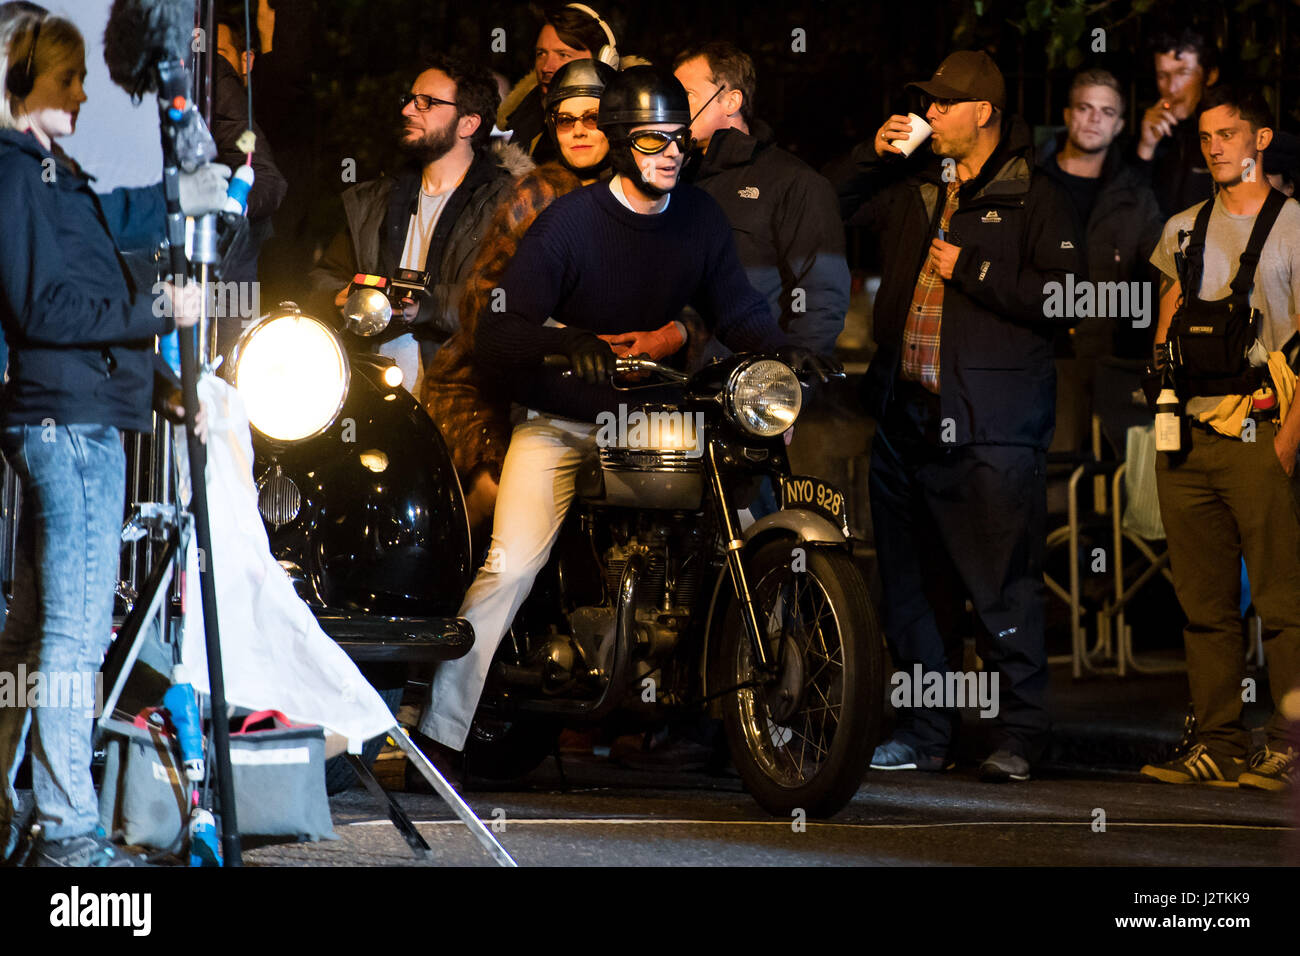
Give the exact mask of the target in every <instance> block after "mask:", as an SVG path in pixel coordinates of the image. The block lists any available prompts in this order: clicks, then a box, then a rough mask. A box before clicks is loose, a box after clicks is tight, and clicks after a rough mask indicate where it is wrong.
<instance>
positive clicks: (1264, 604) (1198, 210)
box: [1142, 87, 1300, 790]
mask: <svg viewBox="0 0 1300 956" xmlns="http://www.w3.org/2000/svg"><path fill="white" fill-rule="evenodd" d="M1271 118H1272V112H1271V110H1269V108H1268V106H1267V104H1266V103H1265V102H1264V99H1263V97H1262V96H1260V95H1259V93H1257V92H1255V91H1254V90H1246V89H1243V88H1234V87H1215V88H1214V89H1211V90H1209V91H1208V92H1207V93H1206V95H1205V102H1204V110H1203V111H1202V113H1201V114H1200V136H1201V151H1202V153H1203V155H1204V157H1205V162H1206V164H1207V166H1208V167H1209V170H1210V174H1211V176H1213V178H1214V181H1215V183H1216V184H1217V185H1218V195H1217V196H1216V197H1215V198H1214V199H1213V200H1210V201H1209V202H1210V205H1209V206H1208V207H1207V205H1206V203H1204V202H1202V203H1198V204H1196V205H1195V206H1193V207H1191V208H1190V209H1185V210H1183V211H1182V212H1180V213H1179V214H1178V215H1176V216H1174V217H1173V218H1172V219H1170V220H1169V222H1168V223H1166V224H1165V228H1164V233H1163V235H1162V236H1161V239H1160V242H1159V244H1158V245H1157V246H1156V249H1155V252H1153V253H1152V255H1151V262H1152V264H1153V265H1155V266H1156V267H1157V268H1158V269H1159V270H1160V271H1161V273H1163V277H1162V280H1161V290H1160V293H1161V294H1160V319H1159V324H1158V325H1157V328H1156V339H1155V340H1156V343H1157V359H1156V363H1157V366H1158V367H1163V366H1166V365H1168V363H1169V362H1170V358H1169V347H1170V344H1171V343H1173V345H1174V346H1175V347H1174V348H1173V358H1174V359H1176V360H1178V361H1176V363H1175V365H1174V366H1173V367H1172V368H1171V371H1172V372H1173V377H1174V381H1175V383H1177V384H1178V390H1179V393H1180V394H1179V396H1178V397H1179V399H1181V400H1182V401H1183V402H1185V403H1186V411H1185V414H1186V416H1187V422H1188V424H1189V425H1190V426H1191V427H1189V428H1184V429H1183V430H1182V431H1183V435H1182V439H1181V442H1180V444H1181V449H1180V450H1179V451H1178V452H1177V453H1161V454H1160V455H1159V457H1158V458H1157V461H1156V481H1157V487H1158V488H1159V492H1160V515H1161V517H1162V519H1163V520H1164V525H1165V532H1166V536H1167V538H1168V542H1169V559H1170V569H1171V570H1172V572H1173V576H1174V589H1175V592H1176V593H1177V595H1178V602H1179V604H1181V605H1182V608H1183V611H1184V613H1185V614H1186V615H1187V628H1186V631H1185V632H1184V640H1185V643H1186V646H1187V678H1188V681H1189V683H1190V684H1191V694H1192V706H1193V709H1194V713H1195V716H1196V725H1197V729H1196V740H1195V743H1194V745H1193V746H1192V747H1191V748H1190V749H1189V750H1188V751H1187V752H1186V753H1181V754H1178V755H1177V756H1175V757H1174V758H1173V759H1172V760H1170V761H1168V762H1166V763H1163V764H1158V765H1157V764H1152V765H1147V766H1145V767H1143V768H1142V773H1144V774H1146V775H1147V776H1149V777H1153V778H1155V779H1157V780H1162V781H1164V782H1166V783H1207V784H1212V785H1218V786H1225V785H1226V786H1233V785H1237V784H1240V785H1241V786H1245V787H1257V788H1261V789H1269V790H1273V789H1281V788H1283V787H1284V786H1286V784H1287V782H1288V781H1289V780H1290V779H1291V778H1292V777H1293V775H1294V772H1295V758H1296V751H1295V750H1294V749H1293V747H1292V746H1291V744H1290V743H1289V742H1288V739H1287V722H1286V719H1285V718H1284V717H1283V715H1282V714H1281V712H1280V710H1278V709H1275V710H1274V713H1273V716H1272V719H1271V720H1270V721H1269V723H1268V726H1267V734H1268V742H1267V745H1266V746H1265V748H1264V749H1263V750H1262V751H1259V752H1258V753H1256V754H1255V755H1253V757H1252V758H1251V760H1250V763H1249V765H1247V763H1246V759H1245V758H1246V757H1247V755H1248V754H1249V745H1250V734H1249V731H1248V730H1247V729H1246V727H1245V726H1244V725H1243V724H1242V719H1241V716H1242V693H1241V688H1242V679H1243V678H1244V677H1245V661H1244V656H1243V652H1242V634H1241V613H1240V605H1239V601H1240V593H1241V571H1240V569H1241V560H1242V557H1243V556H1244V557H1245V560H1246V569H1247V571H1248V572H1249V574H1250V586H1251V597H1252V599H1253V600H1254V603H1255V607H1256V608H1257V609H1258V610H1259V614H1260V617H1261V619H1262V620H1263V630H1264V642H1265V648H1266V658H1267V660H1268V669H1269V670H1268V673H1269V685H1270V687H1271V688H1272V692H1273V698H1274V701H1275V702H1279V701H1280V700H1281V699H1282V696H1283V695H1284V694H1285V693H1286V692H1287V691H1288V690H1290V689H1291V688H1293V687H1295V686H1296V683H1297V680H1300V511H1298V510H1297V502H1296V494H1297V487H1296V479H1295V470H1296V449H1297V447H1300V412H1297V411H1296V408H1295V403H1294V402H1288V399H1289V398H1291V397H1293V395H1292V393H1291V389H1293V387H1294V375H1293V374H1292V373H1291V372H1290V370H1289V369H1288V368H1287V367H1286V363H1285V361H1284V360H1283V359H1282V356H1281V354H1280V351H1279V350H1280V349H1281V347H1282V346H1283V345H1284V344H1285V343H1286V341H1287V340H1288V339H1289V338H1290V337H1291V336H1292V334H1293V333H1294V332H1295V331H1296V330H1297V329H1298V328H1300V315H1297V314H1296V311H1297V310H1296V303H1297V302H1300V206H1297V205H1296V203H1295V202H1294V201H1293V200H1290V199H1286V198H1285V197H1284V196H1283V194H1282V193H1280V192H1278V191H1276V190H1274V189H1273V188H1272V187H1271V186H1270V185H1269V184H1268V181H1267V179H1266V178H1265V176H1264V170H1263V169H1262V161H1263V155H1264V154H1265V151H1266V150H1267V149H1268V147H1269V143H1270V141H1271V140H1272V136H1273V130H1272V128H1271ZM1207 212H1208V216H1206V213H1207ZM1271 215H1276V219H1275V220H1274V221H1273V222H1272V224H1271V228H1269V229H1268V233H1267V237H1266V238H1264V239H1263V241H1262V246H1260V247H1259V248H1258V249H1256V252H1257V255H1258V264H1257V265H1255V264H1253V263H1252V262H1250V259H1249V257H1246V258H1245V259H1244V260H1243V253H1244V252H1245V251H1247V249H1248V248H1250V247H1252V246H1254V245H1255V244H1256V243H1257V242H1258V241H1259V238H1260V237H1258V236H1255V237H1254V239H1252V233H1254V232H1255V225H1256V222H1257V220H1261V219H1262V220H1263V223H1264V224H1265V225H1268V218H1269V217H1270V216H1271ZM1198 241H1199V243H1201V244H1203V251H1202V253H1201V255H1200V256H1199V259H1200V263H1199V267H1198V262H1197V259H1198V257H1197V256H1196V255H1195V248H1196V244H1197V243H1198ZM1197 272H1199V273H1200V277H1199V283H1198V284H1196V285H1195V286H1193V283H1197V276H1196V273H1197ZM1185 281H1186V283H1187V284H1188V286H1189V287H1187V288H1184V282H1185ZM1234 302H1235V304H1236V306H1237V308H1235V309H1234V311H1233V313H1232V314H1231V315H1230V316H1228V317H1227V318H1226V320H1225V310H1226V308H1227V307H1228V306H1229V305H1230V304H1233V303H1234ZM1252 310H1258V313H1259V316H1260V318H1259V320H1258V324H1257V326H1256V327H1255V328H1254V329H1253V330H1250V331H1253V333H1254V336H1255V337H1256V338H1255V341H1254V343H1253V345H1252V346H1251V349H1250V360H1249V362H1248V363H1247V362H1246V361H1245V360H1242V359H1241V355H1242V352H1243V351H1244V349H1242V348H1236V347H1231V346H1225V347H1224V348H1222V355H1224V356H1227V359H1226V360H1224V361H1223V362H1221V363H1220V365H1219V367H1213V366H1212V365H1211V364H1210V363H1207V362H1206V361H1204V360H1203V359H1202V358H1201V357H1200V356H1201V355H1202V353H1201V352H1199V351H1195V352H1194V351H1193V349H1194V348H1195V346H1194V345H1193V344H1191V338H1192V337H1191V336H1187V335H1183V333H1184V332H1187V331H1189V322H1190V326H1194V327H1195V328H1196V329H1197V330H1198V332H1199V333H1200V334H1201V335H1203V334H1204V331H1205V330H1212V329H1214V328H1215V327H1216V326H1218V327H1222V328H1224V329H1225V330H1228V331H1229V332H1230V331H1231V329H1232V328H1233V326H1237V325H1240V324H1241V323H1244V322H1246V321H1247V318H1246V317H1247V315H1249V314H1250V313H1251V311H1252ZM1192 316H1195V318H1194V319H1192V318H1191V317H1192ZM1216 320H1218V321H1216ZM1178 340H1182V341H1185V342H1187V343H1188V344H1187V347H1186V348H1184V349H1180V348H1178V347H1176V346H1177V344H1178ZM1246 340H1247V341H1249V334H1247V338H1246ZM1180 353H1181V354H1180ZM1229 360H1230V361H1231V363H1232V367H1228V361H1229ZM1288 404H1289V407H1287V406H1288Z"/></svg>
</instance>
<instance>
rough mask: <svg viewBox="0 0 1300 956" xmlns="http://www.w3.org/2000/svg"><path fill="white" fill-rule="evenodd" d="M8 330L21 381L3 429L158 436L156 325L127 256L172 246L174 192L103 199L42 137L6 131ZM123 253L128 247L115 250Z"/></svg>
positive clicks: (166, 328)
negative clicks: (102, 428) (169, 202)
mask: <svg viewBox="0 0 1300 956" xmlns="http://www.w3.org/2000/svg"><path fill="white" fill-rule="evenodd" d="M0 210H2V211H3V212H2V213H0V215H3V217H4V218H3V227H2V228H0V324H3V327H4V335H5V340H6V341H7V342H8V345H9V381H8V384H7V385H6V387H5V392H4V400H3V403H2V409H0V424H3V425H5V426H9V425H41V424H44V423H45V422H46V421H47V420H53V421H54V422H55V423H57V424H59V425H68V424H94V425H112V426H114V427H116V428H121V429H127V430H131V431H148V430H149V429H150V428H151V427H152V418H151V415H150V408H151V405H152V398H153V350H154V342H153V339H154V336H156V335H161V334H165V333H167V332H170V331H171V330H172V328H174V323H173V322H172V320H171V318H170V317H168V316H163V317H159V316H157V315H155V314H154V298H155V297H154V296H153V294H152V289H148V288H139V287H137V285H136V282H135V280H134V279H133V278H132V276H131V274H130V271H129V270H128V269H127V266H126V263H125V262H124V260H123V258H122V256H121V253H120V252H119V251H118V249H119V247H121V248H124V249H126V248H139V247H143V246H146V245H149V244H151V243H154V242H158V241H161V239H162V236H163V226H164V215H165V201H164V199H163V193H162V188H161V187H160V186H153V187H149V188H145V189H117V190H114V191H113V192H112V193H108V194H106V195H104V196H97V195H96V194H95V192H94V191H93V190H92V189H91V188H90V182H89V179H88V178H87V177H86V176H85V175H83V174H82V173H81V172H80V171H79V170H76V169H74V168H73V167H72V166H70V165H68V164H67V163H65V162H64V161H63V159H62V158H61V157H55V156H54V155H53V154H51V153H50V152H49V151H48V150H46V149H45V148H44V147H43V146H41V144H40V143H39V142H38V141H37V139H36V138H35V137H34V136H32V135H31V134H30V133H19V132H17V131H15V130H0ZM115 243H116V244H115Z"/></svg>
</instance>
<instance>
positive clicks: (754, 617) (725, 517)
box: [708, 442, 770, 671]
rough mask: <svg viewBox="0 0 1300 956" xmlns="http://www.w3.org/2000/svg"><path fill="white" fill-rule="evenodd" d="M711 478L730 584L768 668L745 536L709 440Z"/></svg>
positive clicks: (757, 656) (756, 654) (759, 657)
mask: <svg viewBox="0 0 1300 956" xmlns="http://www.w3.org/2000/svg"><path fill="white" fill-rule="evenodd" d="M708 456H709V481H710V482H711V483H712V485H713V497H714V500H715V501H717V503H718V515H719V517H720V519H721V521H722V530H723V533H724V535H725V536H726V539H727V567H728V569H729V570H730V571H731V584H732V587H733V588H735V591H736V599H737V600H738V601H739V602H740V619H741V620H742V621H744V622H745V633H746V634H748V635H749V643H750V646H751V647H752V649H753V651H754V660H755V661H756V662H757V664H758V668H759V670H763V671H766V670H769V669H770V665H769V664H768V661H767V650H766V649H765V648H764V647H763V631H762V629H761V628H760V627H759V626H758V613H757V612H756V611H755V609H754V596H753V594H751V593H750V590H749V581H748V579H747V578H746V577H745V563H744V548H745V539H744V538H743V537H742V536H741V531H740V521H739V519H738V518H737V516H736V512H735V510H734V509H733V508H732V507H731V502H730V501H729V500H728V498H727V491H726V489H725V488H724V487H723V484H722V471H721V469H720V468H719V467H718V454H717V445H716V444H715V443H713V442H709V445H708Z"/></svg>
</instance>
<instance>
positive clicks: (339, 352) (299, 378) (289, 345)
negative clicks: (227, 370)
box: [233, 310, 348, 442]
mask: <svg viewBox="0 0 1300 956" xmlns="http://www.w3.org/2000/svg"><path fill="white" fill-rule="evenodd" d="M233 378H234V385H235V388H236V389H237V390H238V391H239V394H240V397H241V398H243V400H244V405H245V407H246V408H247V409H248V421H249V423H250V424H251V425H252V426H253V427H254V428H256V429H257V430H258V431H259V432H261V433H262V434H263V435H265V436H266V437H267V438H271V439H273V440H275V441H282V442H291V441H302V440H303V439H306V438H313V437H315V436H316V435H319V434H320V433H321V432H323V431H325V429H327V428H329V427H330V425H332V424H333V423H334V419H335V418H337V417H338V414H339V412H340V411H342V409H343V401H344V399H346V398H347V395H348V357H347V353H346V352H344V350H343V344H342V343H341V342H340V341H339V337H338V336H337V335H336V334H335V333H334V331H333V330H332V329H330V328H328V327H327V326H326V325H325V324H324V323H323V322H321V321H319V320H317V319H313V318H312V317H311V316H309V315H303V314H302V313H301V312H298V311H297V310H292V311H280V312H273V313H272V314H270V315H268V316H266V317H265V318H263V319H262V320H261V321H260V322H258V323H257V324H256V325H254V326H253V327H252V328H250V329H249V330H248V331H247V332H245V333H244V335H243V337H242V338H241V339H240V341H239V345H238V347H237V349H236V351H235V354H234V376H233Z"/></svg>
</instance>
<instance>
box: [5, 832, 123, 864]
mask: <svg viewBox="0 0 1300 956" xmlns="http://www.w3.org/2000/svg"><path fill="white" fill-rule="evenodd" d="M27 865H28V866H75V867H83V866H95V867H100V866H105V867H117V866H149V864H148V863H147V862H146V861H145V860H144V858H143V857H137V856H132V855H131V854H130V853H127V852H126V851H125V850H123V849H122V848H121V847H119V846H117V845H116V844H115V843H113V842H112V841H111V840H107V839H105V838H104V837H102V836H96V835H95V834H92V833H86V834H83V835H82V836H76V837H69V838H68V839H66V840H39V841H37V842H36V844H35V845H34V846H33V847H32V851H31V857H30V859H29V860H28V861H27Z"/></svg>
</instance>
